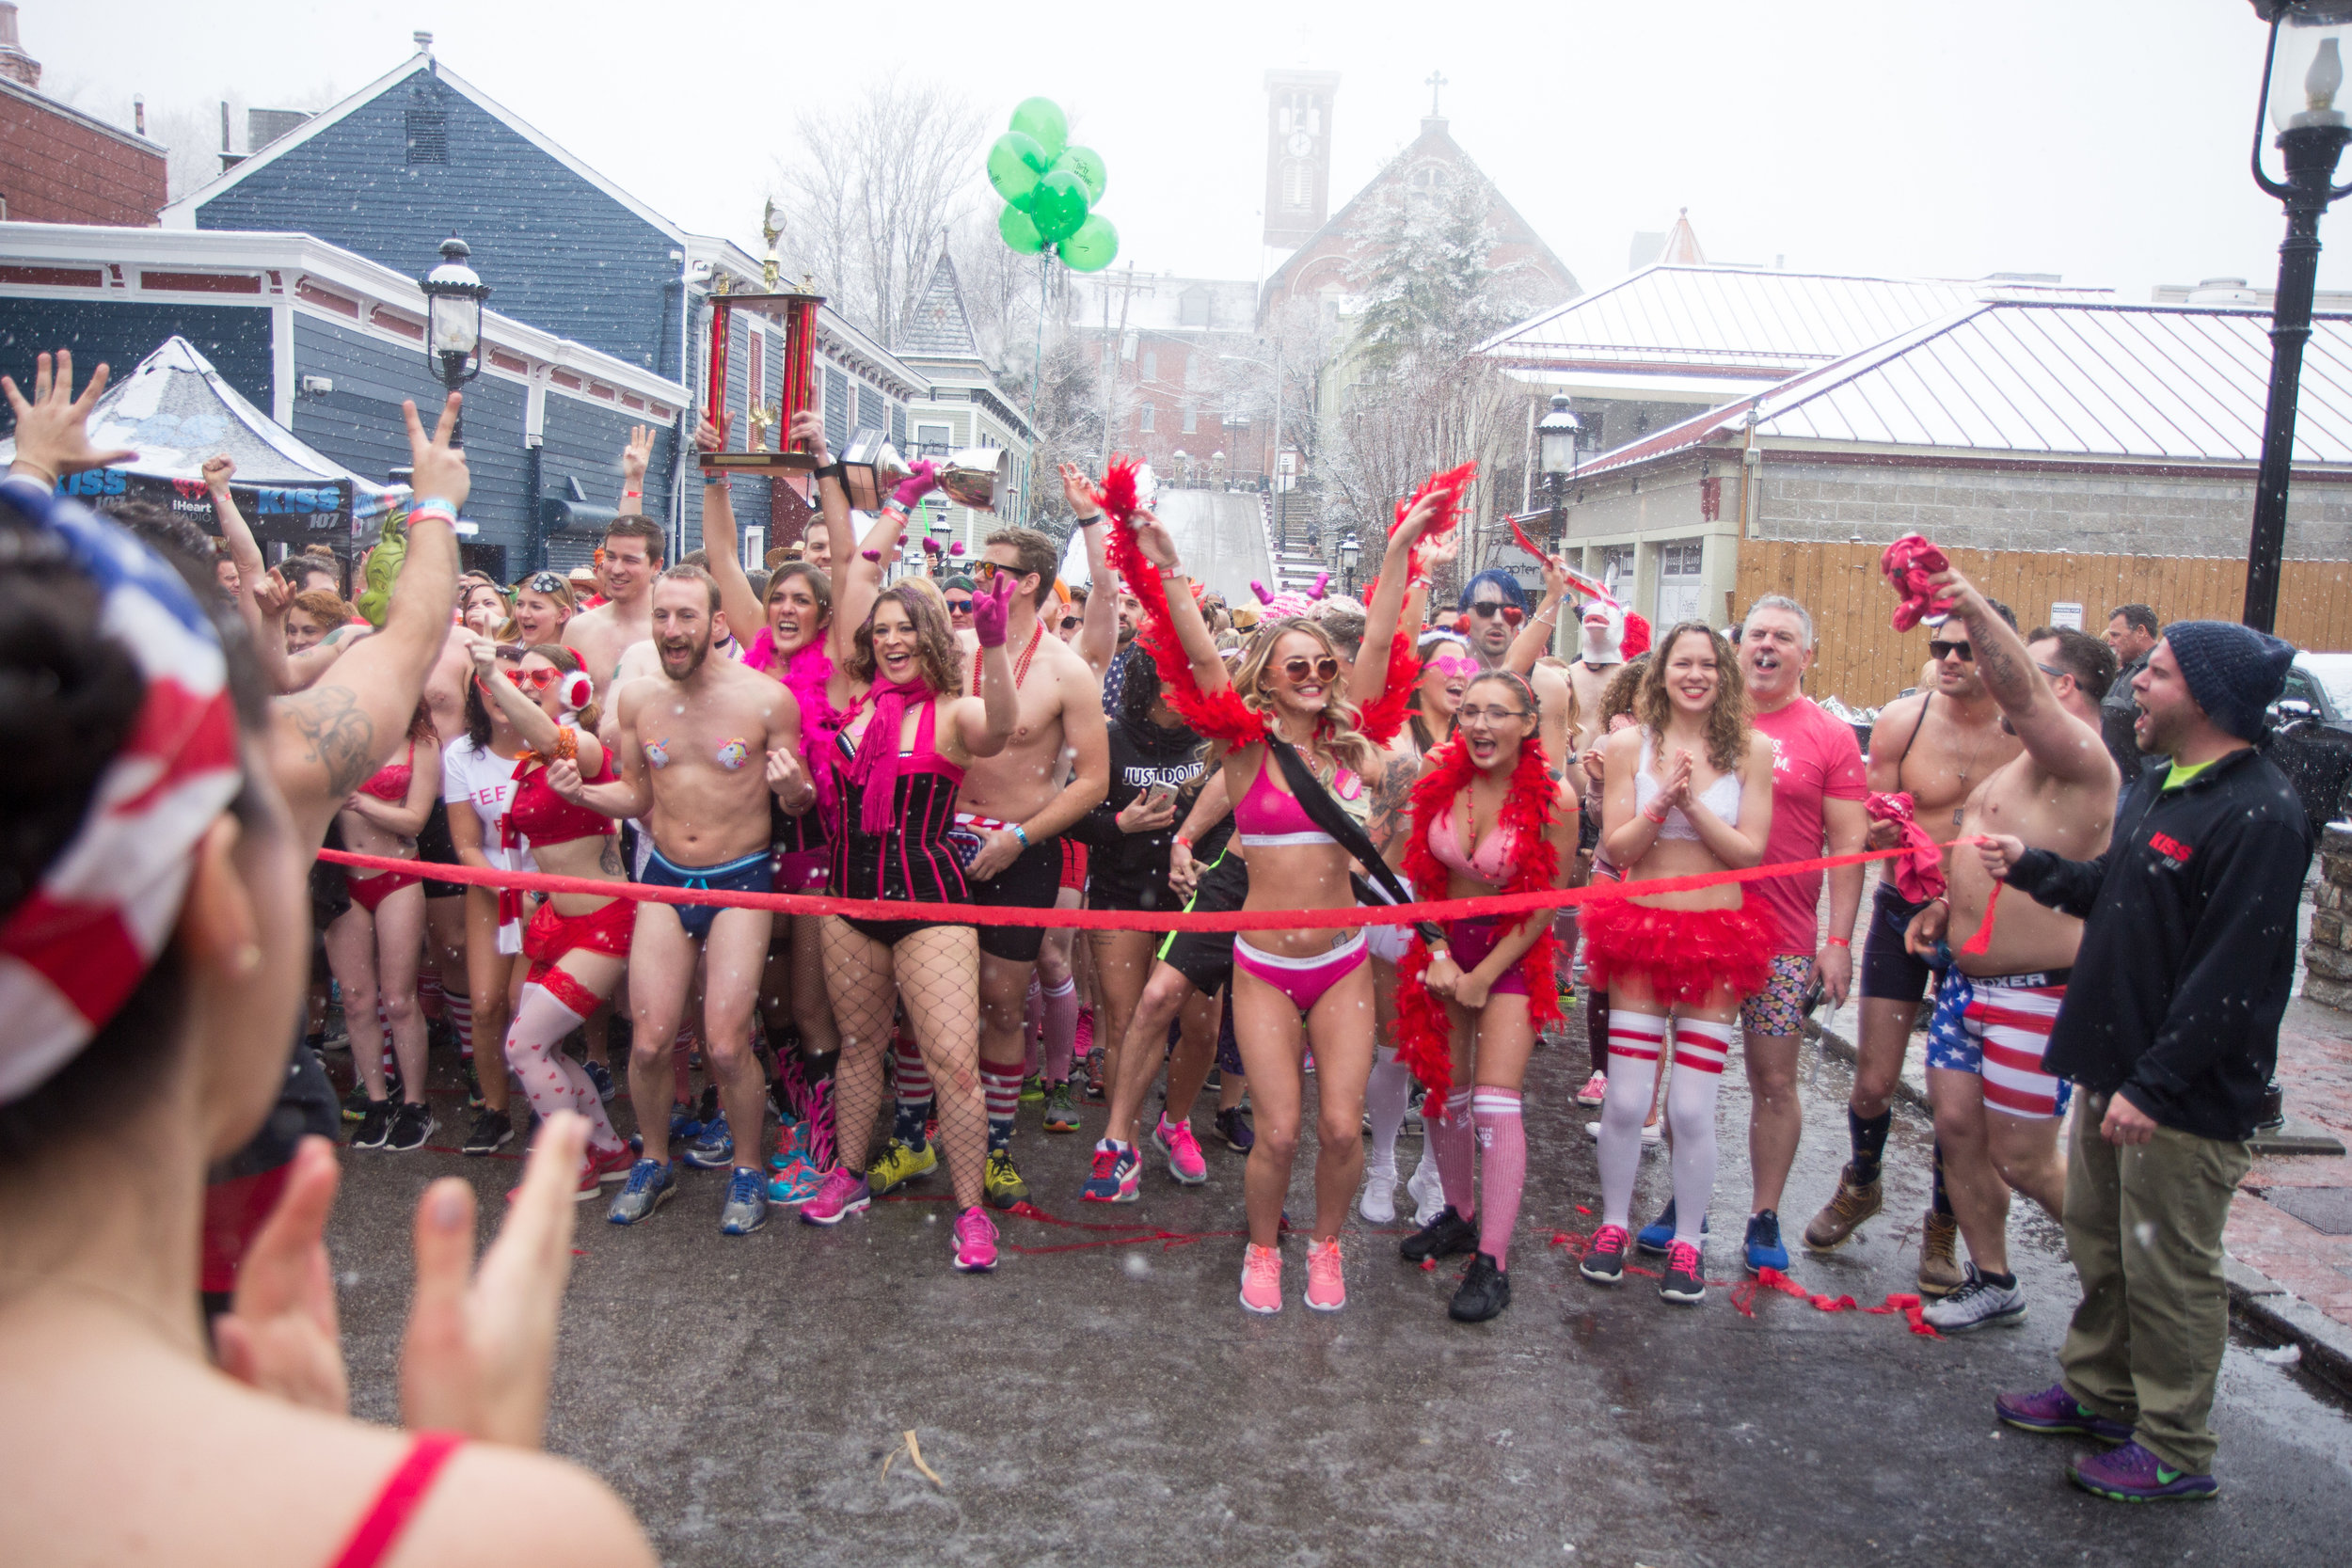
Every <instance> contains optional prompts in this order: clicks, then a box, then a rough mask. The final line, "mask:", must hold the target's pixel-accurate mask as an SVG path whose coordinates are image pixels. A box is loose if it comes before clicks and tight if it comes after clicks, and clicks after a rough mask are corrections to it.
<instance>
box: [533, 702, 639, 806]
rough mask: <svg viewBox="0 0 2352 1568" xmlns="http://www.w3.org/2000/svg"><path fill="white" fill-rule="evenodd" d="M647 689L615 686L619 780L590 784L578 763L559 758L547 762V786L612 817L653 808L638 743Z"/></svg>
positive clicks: (614, 738) (614, 754)
mask: <svg viewBox="0 0 2352 1568" xmlns="http://www.w3.org/2000/svg"><path fill="white" fill-rule="evenodd" d="M646 690H647V688H645V687H644V686H642V685H638V684H634V683H632V684H631V685H628V686H625V687H620V688H618V689H616V693H615V695H614V696H613V699H612V710H613V716H612V767H613V768H614V770H615V771H617V772H618V773H619V774H620V777H619V778H618V779H616V780H614V781H613V782H612V783H611V784H589V783H587V782H585V780H584V778H583V776H582V775H581V773H580V763H579V762H577V761H574V760H571V759H569V758H559V759H558V760H556V761H554V762H551V763H548V788H549V789H551V790H553V791H555V793H556V794H557V795H559V796H561V797H562V798H563V799H564V800H569V801H570V802H572V804H574V805H576V806H586V807H587V808H588V809H589V810H590V811H593V812H601V813H603V814H604V815H605V816H611V817H614V818H628V817H632V816H644V815H645V814H646V813H648V812H650V811H652V810H653V780H652V778H651V776H650V775H648V774H647V773H646V771H645V752H644V747H642V746H640V745H638V744H637V713H638V709H639V707H640V706H642V705H643V704H642V701H641V699H642V698H643V696H644V693H645V691H646ZM501 706H503V704H501ZM542 717H545V716H544V715H542ZM551 727H552V725H550V728H551Z"/></svg>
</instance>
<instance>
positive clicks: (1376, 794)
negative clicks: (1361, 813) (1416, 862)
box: [1364, 748, 1421, 865]
mask: <svg viewBox="0 0 2352 1568" xmlns="http://www.w3.org/2000/svg"><path fill="white" fill-rule="evenodd" d="M1420 776H1421V763H1420V760H1419V759H1418V758H1416V757H1415V756H1414V755H1413V753H1412V752H1410V751H1409V750H1406V749H1403V748H1399V749H1397V750H1394V751H1391V752H1388V753H1387V754H1386V760H1385V762H1384V763H1383V765H1382V767H1381V769H1380V777H1379V779H1378V780H1377V781H1376V782H1375V784H1374V785H1373V789H1372V813H1371V815H1370V816H1367V817H1366V818H1365V820H1364V832H1366V833H1368V834H1370V835H1371V837H1372V842H1373V843H1374V845H1375V846H1376V847H1378V848H1379V850H1380V854H1381V857H1382V858H1383V859H1385V860H1386V861H1388V863H1390V864H1391V865H1394V864H1396V863H1398V862H1399V861H1400V860H1401V859H1402V858H1403V850H1404V845H1405V831H1406V828H1407V827H1408V826H1410V823H1409V821H1408V820H1407V819H1408V818H1409V816H1411V812H1412V804H1413V782H1414V781H1415V780H1416V779H1418V778H1419V777H1420Z"/></svg>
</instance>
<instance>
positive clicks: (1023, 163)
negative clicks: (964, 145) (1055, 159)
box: [988, 131, 1052, 201]
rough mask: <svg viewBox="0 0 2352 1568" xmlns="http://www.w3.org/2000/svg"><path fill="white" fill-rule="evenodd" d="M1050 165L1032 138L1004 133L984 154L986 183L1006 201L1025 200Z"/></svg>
mask: <svg viewBox="0 0 2352 1568" xmlns="http://www.w3.org/2000/svg"><path fill="white" fill-rule="evenodd" d="M1051 163H1052V160H1051V159H1049V158H1047V157H1046V156H1045V150H1044V149H1043V148H1041V147H1040V146H1038V144H1037V138H1036V137H1034V136H1025V135H1022V134H1021V133H1020V132H1018V131H1008V132H1006V133H1005V134H1004V135H1001V136H998V137H997V138H996V142H995V145H994V146H993V147H991V148H990V149H989V150H988V182H989V183H990V184H992V185H993V186H995V187H996V194H997V195H998V196H1001V197H1003V198H1005V199H1006V200H1007V201H1021V200H1025V199H1026V198H1027V197H1028V194H1029V193H1030V192H1031V191H1033V190H1035V189H1036V188H1037V179H1038V176H1039V175H1041V174H1042V173H1043V172H1045V170H1046V168H1047V167H1049V166H1050V165H1051Z"/></svg>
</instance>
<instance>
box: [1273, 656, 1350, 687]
mask: <svg viewBox="0 0 2352 1568" xmlns="http://www.w3.org/2000/svg"><path fill="white" fill-rule="evenodd" d="M1282 673H1283V674H1284V675H1286V676H1287V677H1289V679H1290V683H1291V684H1292V685H1293V686H1296V685H1298V684H1300V683H1301V682H1303V681H1305V680H1306V679H1307V677H1308V676H1309V675H1310V674H1312V675H1313V676H1314V678H1315V679H1317V680H1319V681H1322V682H1323V683H1324V684H1326V685H1329V684H1330V683H1331V682H1332V681H1334V680H1336V679H1338V678H1339V673H1340V661H1339V660H1338V659H1336V658H1333V657H1331V656H1330V655H1328V654H1326V655H1324V657H1321V658H1286V659H1284V660H1283V661H1282Z"/></svg>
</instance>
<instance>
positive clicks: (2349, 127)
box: [2244, 0, 2352, 631]
mask: <svg viewBox="0 0 2352 1568" xmlns="http://www.w3.org/2000/svg"><path fill="white" fill-rule="evenodd" d="M2253 6H2254V10H2255V12H2256V14H2258V15H2259V16H2261V17H2262V19H2263V20H2264V21H2265V22H2267V23H2269V24H2270V56H2269V58H2268V60H2267V61H2265V64H2264V66H2263V102H2262V104H2261V106H2260V107H2259V108H2258V109H2257V110H2256V111H2255V116H2254V182H2255V183H2256V184H2258V185H2260V186H2261V187H2262V188H2263V189H2264V190H2265V191H2267V192H2269V193H2270V194H2271V195H2272V196H2275V197H2277V198H2279V199H2280V201H2281V202H2283V203H2284V204H2285V205H2286V210H2287V237H2286V239H2285V240H2284V241H2283V242H2281V243H2280V246H2279V293H2278V297H2277V299H2276V301H2275V302H2274V303H2273V305H2272V307H2271V312H2270V345H2271V348H2270V408H2269V412H2268V414H2267V415H2266V416H2265V419H2264V420H2263V455H2262V469H2261V472H2260V474H2259V475H2258V477H2257V478H2256V479H2255V481H2254V531H2253V539H2252V542H2251V544H2250V545H2249V547H2248V550H2247V556H2246V613H2245V616H2244V619H2245V622H2246V624H2247V625H2248V626H2252V627H2254V628H2255V629H2257V630H2259V631H2269V630H2270V629H2271V628H2272V625H2273V623H2275V622H2276V621H2277V619H2278V615H2279V576H2280V565H2279V563H2280V558H2281V557H2282V556H2283V555H2284V554H2285V552H2286V538H2287V477H2288V470H2289V468H2290V467H2291V466H2292V464H2293V461H2294V455H2295V399H2296V385H2297V384H2298V383H2299V382H2300V381H2301V380H2302V376H2303V345H2304V343H2305V342H2306V341H2309V340H2310V338H2311V335H2312V291H2313V289H2314V288H2315V287H2316V286H2317V283H2318V278H2319V216H2320V214H2322V213H2325V212H2326V211H2327V210H2328V203H2330V202H2332V201H2334V200H2335V199H2336V198H2339V197H2343V196H2352V185H2338V184H2335V183H2334V180H2335V174H2336V160H2337V159H2338V158H2340V157H2341V156H2343V153H2344V143H2346V142H2347V141H2352V123H2348V122H2347V120H2346V119H2345V116H2344V110H2343V109H2340V108H2338V107H2337V106H2336V101H2337V98H2338V97H2339V95H2340V94H2341V93H2342V92H2343V88H2344V43H2345V41H2346V40H2347V38H2348V37H2352V0H2253ZM2265 115H2267V116H2268V117H2269V119H2270V122H2271V124H2272V126H2273V127H2274V128H2275V129H2276V130H2277V132H2278V145H2279V151H2280V156H2281V158H2282V159H2283V161H2284V163H2285V165H2286V180H2285V181H2284V182H2283V183H2282V182H2279V181H2276V180H2273V179H2271V178H2270V176H2269V175H2267V174H2265V173H2264V172H2263V117H2264V116H2265Z"/></svg>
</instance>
